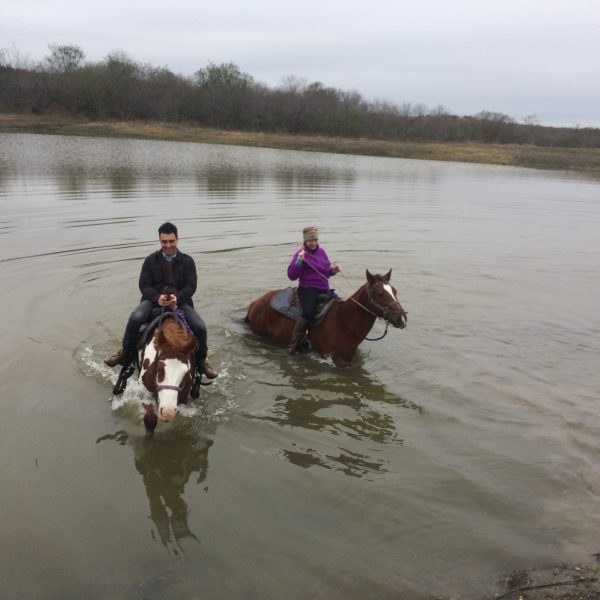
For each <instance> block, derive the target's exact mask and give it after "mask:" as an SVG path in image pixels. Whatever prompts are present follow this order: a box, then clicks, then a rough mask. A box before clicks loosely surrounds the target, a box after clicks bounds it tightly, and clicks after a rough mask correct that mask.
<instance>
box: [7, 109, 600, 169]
mask: <svg viewBox="0 0 600 600" xmlns="http://www.w3.org/2000/svg"><path fill="white" fill-rule="evenodd" d="M0 133H40V134H54V135H79V136H89V137H119V138H137V139H147V140H163V141H176V142H192V143H203V144H226V145H236V146H253V147H259V148H275V149H285V150H302V151H308V152H331V153H338V154H354V155H363V156H382V157H391V158H413V159H420V160H439V161H451V162H467V163H480V164H491V165H507V166H515V167H528V168H536V169H551V170H565V171H577V172H582V173H585V174H588V175H592V176H600V149H598V148H562V147H541V146H533V145H519V144H477V143H444V142H440V143H431V142H404V141H388V140H375V139H367V138H342V137H327V136H324V135H293V134H285V133H261V132H252V131H229V130H220V129H211V128H207V127H198V126H196V125H185V124H174V123H160V122H156V121H90V120H85V119H82V118H76V117H70V116H69V117H67V116H59V115H41V116H36V115H27V114H15V113H0Z"/></svg>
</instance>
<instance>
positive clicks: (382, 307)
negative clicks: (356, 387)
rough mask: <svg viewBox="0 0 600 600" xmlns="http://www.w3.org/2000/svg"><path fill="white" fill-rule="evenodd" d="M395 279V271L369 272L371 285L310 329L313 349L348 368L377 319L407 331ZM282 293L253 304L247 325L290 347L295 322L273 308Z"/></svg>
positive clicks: (334, 305) (247, 317) (337, 303)
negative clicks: (391, 279) (274, 299)
mask: <svg viewBox="0 0 600 600" xmlns="http://www.w3.org/2000/svg"><path fill="white" fill-rule="evenodd" d="M391 276H392V271H391V270H390V271H389V272H388V273H386V274H385V275H371V273H369V271H368V270H367V282H366V283H365V284H364V285H362V286H361V287H360V288H359V289H358V290H357V291H356V292H355V293H354V294H352V296H351V297H350V298H348V300H345V301H343V302H334V303H333V305H332V306H331V308H330V309H329V312H328V313H327V314H326V316H325V319H324V320H323V322H322V324H321V325H319V326H318V327H315V328H309V330H308V334H307V337H308V341H309V343H310V347H311V348H312V349H313V350H316V351H317V352H319V353H321V354H323V355H329V356H331V358H332V359H333V362H334V364H335V365H336V366H338V367H346V366H349V365H351V364H352V361H353V360H354V355H355V353H356V349H357V348H358V346H359V345H360V343H361V342H362V341H363V340H364V339H365V338H366V337H367V335H368V334H369V331H371V328H372V327H373V324H374V323H375V320H376V319H377V318H381V319H384V320H385V322H386V327H387V324H388V323H391V324H392V326H393V327H396V328H400V329H404V328H405V327H406V323H407V313H406V311H405V310H404V309H403V308H402V306H401V305H400V303H399V302H398V298H397V296H396V289H395V288H394V287H393V286H392V285H391V284H390V277H391ZM279 292H280V290H273V291H270V292H267V293H266V294H264V295H263V296H261V297H260V298H258V299H257V300H255V301H254V302H252V304H250V306H249V308H248V314H247V315H246V322H247V323H249V325H250V329H251V330H252V331H253V332H254V333H255V334H257V335H260V336H263V337H268V338H271V339H272V340H273V341H274V342H275V343H277V344H279V345H280V346H287V345H288V344H289V341H290V339H291V337H292V331H293V329H294V324H295V321H294V320H293V319H290V318H289V317H286V316H285V315H283V314H281V313H280V312H278V311H276V310H275V309H273V308H272V307H271V303H270V301H271V298H273V297H274V296H275V295H276V294H277V293H279ZM386 330H387V329H386Z"/></svg>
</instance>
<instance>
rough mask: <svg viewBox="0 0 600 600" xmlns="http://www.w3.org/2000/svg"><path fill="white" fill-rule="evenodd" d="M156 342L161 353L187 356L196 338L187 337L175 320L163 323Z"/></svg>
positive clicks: (186, 333)
mask: <svg viewBox="0 0 600 600" xmlns="http://www.w3.org/2000/svg"><path fill="white" fill-rule="evenodd" d="M158 340H159V343H160V345H161V352H168V353H173V354H181V353H183V354H188V353H189V352H191V351H192V350H193V349H194V346H195V345H196V338H194V337H192V336H191V335H189V334H188V332H187V331H186V330H185V329H184V328H183V327H182V326H181V325H180V324H179V323H178V322H177V321H175V319H167V320H165V321H164V322H163V324H162V325H161V327H160V330H159V332H158Z"/></svg>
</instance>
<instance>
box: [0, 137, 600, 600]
mask: <svg viewBox="0 0 600 600" xmlns="http://www.w3.org/2000/svg"><path fill="white" fill-rule="evenodd" d="M167 219H169V220H172V221H174V222H175V223H176V224H177V225H178V226H179V229H180V235H181V243H180V247H181V249H182V250H183V251H185V252H187V253H189V254H191V255H192V256H194V258H195V259H196V262H197V265H198V270H199V291H198V293H197V294H196V297H195V299H196V305H197V307H198V309H199V312H200V314H201V315H202V316H203V318H204V319H205V321H206V322H207V323H208V326H209V344H210V358H211V362H212V363H214V364H215V366H217V367H218V368H219V369H220V371H221V377H219V379H217V380H216V382H215V383H214V384H213V385H212V386H210V387H208V388H205V389H204V395H203V398H202V401H201V402H200V401H199V402H197V403H195V404H193V405H192V406H190V407H189V408H187V409H186V410H185V411H184V414H183V415H181V416H180V417H178V418H177V419H176V421H175V422H174V423H173V424H170V425H165V424H160V425H159V428H158V430H157V434H156V436H155V438H154V439H153V440H152V442H150V443H148V441H147V440H146V439H145V438H144V432H143V425H142V423H141V421H140V405H141V398H142V397H143V395H144V392H143V391H142V390H141V389H140V387H139V386H138V385H137V384H136V383H135V382H133V383H130V385H129V386H128V389H127V391H126V392H125V394H124V396H123V397H122V398H121V399H118V400H114V399H113V398H112V396H111V388H112V382H113V381H114V376H115V374H114V373H113V371H112V370H110V369H107V368H105V367H104V366H103V364H102V357H103V356H105V355H106V354H107V353H109V352H111V351H112V350H114V349H115V348H116V346H117V345H118V343H119V341H120V337H121V334H122V329H123V325H124V322H125V320H126V317H127V315H128V314H129V312H130V310H131V309H132V308H133V306H134V305H135V304H136V302H137V301H138V298H139V292H138V290H137V277H138V274H139V269H140V266H141V260H142V258H143V257H144V256H145V255H146V254H148V253H149V252H150V251H152V250H153V249H155V248H157V242H156V228H157V226H158V225H159V224H160V223H161V222H163V221H164V220H167ZM313 223H314V224H318V225H319V226H320V229H321V242H322V244H323V245H324V247H325V248H326V249H327V251H328V253H329V255H330V257H331V258H332V260H335V261H336V262H340V263H341V265H342V267H343V269H344V278H341V277H340V278H338V280H337V282H336V283H337V289H338V291H339V292H340V293H341V294H342V295H343V296H347V295H349V294H350V293H351V292H352V291H354V290H355V289H356V288H358V287H359V286H360V285H361V284H362V281H363V277H364V271H365V269H366V268H368V269H370V270H371V271H372V272H380V273H382V272H385V271H387V270H388V269H389V268H392V269H393V277H392V281H393V283H394V284H395V285H396V287H397V288H398V290H399V299H400V301H401V302H402V304H403V306H404V307H405V308H406V310H408V312H409V324H408V328H407V329H406V330H404V331H397V330H393V331H391V332H390V333H389V334H388V336H387V337H386V338H385V339H384V340H382V341H380V342H374V343H369V342H365V343H364V344H363V346H361V349H360V352H359V356H358V359H357V362H356V365H355V366H353V367H352V368H350V369H346V370H340V369H336V368H334V367H332V366H331V364H330V363H329V362H328V361H326V360H323V359H320V358H318V357H314V356H302V357H293V358H290V357H288V356H287V354H286V353H285V351H284V350H282V349H279V348H276V347H274V346H272V345H270V344H269V343H266V342H265V341H263V340H260V339H256V338H255V337H253V336H252V335H251V334H250V333H249V332H248V331H247V330H246V328H245V326H244V325H243V324H242V323H241V322H240V319H241V317H243V315H244V313H245V308H246V306H247V305H248V303H249V302H250V301H251V300H253V299H254V298H255V297H257V296H258V295H260V294H261V293H262V292H263V291H265V290H267V289H271V288H276V287H282V286H285V285H287V281H286V278H285V268H286V266H287V263H288V260H289V257H290V256H291V254H292V252H293V250H294V249H295V248H296V247H297V245H298V239H299V231H300V230H301V229H302V227H303V226H305V225H307V224H313ZM598 231H600V184H599V183H597V182H593V181H587V180H585V179H584V178H581V177H576V176H570V175H561V174H558V173H544V172H539V171H526V170H520V169H512V168H500V167H487V166H469V165H461V164H444V163H428V162H421V161H403V160H394V159H378V158H359V157H342V156H332V155H322V154H305V153H294V152H282V151H269V150H257V149H242V148H233V147H219V146H202V145H189V144H176V143H158V142H143V141H124V140H91V139H83V138H66V137H65V138H63V137H52V136H35V135H0V248H1V252H0V273H1V276H2V283H3V285H2V288H1V289H0V299H1V304H2V307H3V310H4V323H3V327H2V347H1V349H0V377H1V380H2V396H1V398H2V399H1V414H2V419H1V421H0V423H1V425H0V427H1V433H2V434H1V435H0V449H1V453H2V466H1V467H0V474H1V477H0V506H1V509H2V510H1V512H0V537H1V539H2V544H1V545H0V582H1V583H0V586H1V587H2V593H1V594H0V595H1V596H2V597H3V598H25V597H28V598H34V597H35V598H52V599H54V598H56V599H59V598H60V599H65V598H84V597H85V598H87V599H96V598H98V599H100V598H106V597H112V598H148V599H154V598H157V599H158V598H160V599H161V600H162V599H164V598H175V597H177V598H224V599H225V598H227V599H229V598H257V599H261V600H265V599H280V598H287V599H306V598H311V599H312V598H323V599H337V598H339V599H344V600H347V599H363V598H378V599H380V598H416V599H419V598H429V597H431V596H434V595H448V596H450V595H452V596H455V597H461V598H481V597H482V596H485V595H488V596H490V595H493V593H494V592H495V591H496V590H497V589H498V587H497V586H498V578H500V577H501V576H502V575H503V574H506V573H509V572H510V571H512V570H513V569H519V568H527V567H543V566H547V565H550V564H557V563H559V562H561V561H563V560H583V559H587V558H589V555H590V554H592V553H594V552H598V551H600V542H599V541H598V531H599V528H600V516H599V514H600V513H599V511H598V501H599V499H600V467H598V453H599V450H600V441H599V436H598V424H599V418H600V404H599V402H598V399H599V395H600V394H599V392H600V376H599V374H598V364H599V358H600V341H599V340H600V338H599V334H600V318H599V316H598V312H599V311H598V306H599V303H598V301H599V299H600V293H599V292H600V283H599V282H600V277H599V272H598V271H599V264H600V262H599V256H600V236H599V235H598ZM382 330H383V328H382V327H381V326H380V325H377V326H376V329H375V332H377V333H381V332H382Z"/></svg>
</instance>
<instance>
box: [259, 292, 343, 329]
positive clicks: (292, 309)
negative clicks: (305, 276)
mask: <svg viewBox="0 0 600 600" xmlns="http://www.w3.org/2000/svg"><path fill="white" fill-rule="evenodd" d="M322 296H323V297H324V298H325V300H324V302H322V301H321V296H320V297H319V303H318V304H317V315H316V316H315V318H314V320H313V321H312V322H311V323H310V326H311V327H317V326H318V325H320V324H321V322H322V321H323V319H324V318H325V315H326V314H327V311H328V310H329V309H330V308H331V306H332V304H333V303H334V302H335V301H336V300H337V297H336V296H330V295H328V294H325V293H324V294H322ZM271 308H273V309H274V310H276V311H277V312H280V313H281V314H282V315H285V316H286V317H288V318H290V319H294V321H297V320H298V319H299V318H300V315H301V314H302V305H301V304H300V301H299V299H298V293H297V290H296V288H295V287H287V288H285V289H283V290H281V291H280V292H279V293H277V294H275V296H273V298H271Z"/></svg>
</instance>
